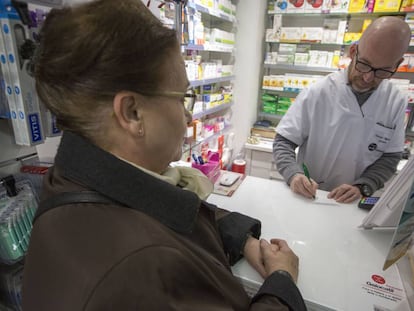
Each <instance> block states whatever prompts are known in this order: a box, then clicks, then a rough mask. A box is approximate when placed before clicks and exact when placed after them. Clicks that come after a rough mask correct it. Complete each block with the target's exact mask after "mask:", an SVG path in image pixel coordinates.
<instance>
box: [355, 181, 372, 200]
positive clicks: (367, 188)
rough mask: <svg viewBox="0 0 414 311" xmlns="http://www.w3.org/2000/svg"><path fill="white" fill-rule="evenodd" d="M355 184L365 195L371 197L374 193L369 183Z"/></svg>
mask: <svg viewBox="0 0 414 311" xmlns="http://www.w3.org/2000/svg"><path fill="white" fill-rule="evenodd" d="M354 186H356V187H358V189H359V192H361V194H362V195H363V196H364V197H370V196H372V194H373V193H374V191H372V188H371V186H370V185H368V184H356V185H354Z"/></svg>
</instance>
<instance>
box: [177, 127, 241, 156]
mask: <svg viewBox="0 0 414 311" xmlns="http://www.w3.org/2000/svg"><path fill="white" fill-rule="evenodd" d="M232 127H233V126H232V125H228V126H226V127H225V128H224V129H222V130H221V131H219V132H217V133H214V134H213V135H211V136H209V137H207V138H203V139H200V140H197V141H195V140H194V139H187V141H186V144H185V145H184V146H183V149H182V152H183V153H186V152H188V151H189V150H190V149H192V148H194V147H196V146H198V145H200V144H202V143H206V142H209V141H210V140H213V139H215V138H218V137H219V136H220V135H223V134H225V133H226V132H228V131H229V130H230V129H231V128H232Z"/></svg>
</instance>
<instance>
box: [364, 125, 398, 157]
mask: <svg viewBox="0 0 414 311" xmlns="http://www.w3.org/2000/svg"><path fill="white" fill-rule="evenodd" d="M394 129H395V126H392V127H391V126H386V125H383V124H382V123H380V122H378V123H377V124H375V126H374V130H373V131H372V132H371V135H370V138H369V140H368V150H369V151H371V152H373V153H376V152H375V151H378V152H380V153H381V154H382V153H384V152H386V150H387V146H388V144H389V142H390V141H391V138H392V136H393V135H394Z"/></svg>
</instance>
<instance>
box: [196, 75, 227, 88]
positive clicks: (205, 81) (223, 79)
mask: <svg viewBox="0 0 414 311" xmlns="http://www.w3.org/2000/svg"><path fill="white" fill-rule="evenodd" d="M232 80H234V76H233V75H231V76H222V77H216V78H210V79H201V80H192V81H190V86H192V87H197V86H202V85H207V84H213V83H220V82H228V81H232Z"/></svg>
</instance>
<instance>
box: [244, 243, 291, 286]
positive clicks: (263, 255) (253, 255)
mask: <svg viewBox="0 0 414 311" xmlns="http://www.w3.org/2000/svg"><path fill="white" fill-rule="evenodd" d="M244 257H245V258H246V260H247V261H248V262H249V264H250V265H251V266H252V267H253V268H254V269H255V270H256V271H257V272H258V273H259V274H260V275H261V276H262V277H263V278H267V277H268V276H269V275H271V274H272V273H273V272H275V271H277V270H284V271H287V272H289V274H290V275H291V276H292V278H293V280H294V281H295V282H296V281H297V278H298V273H299V271H298V267H299V258H298V257H297V256H296V255H295V253H294V252H293V251H292V250H291V249H290V247H289V246H288V244H287V243H286V241H284V240H281V239H271V240H270V243H269V242H267V241H266V240H264V239H261V240H260V241H259V240H257V239H255V238H253V237H249V238H248V239H247V241H246V244H245V247H244Z"/></svg>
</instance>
